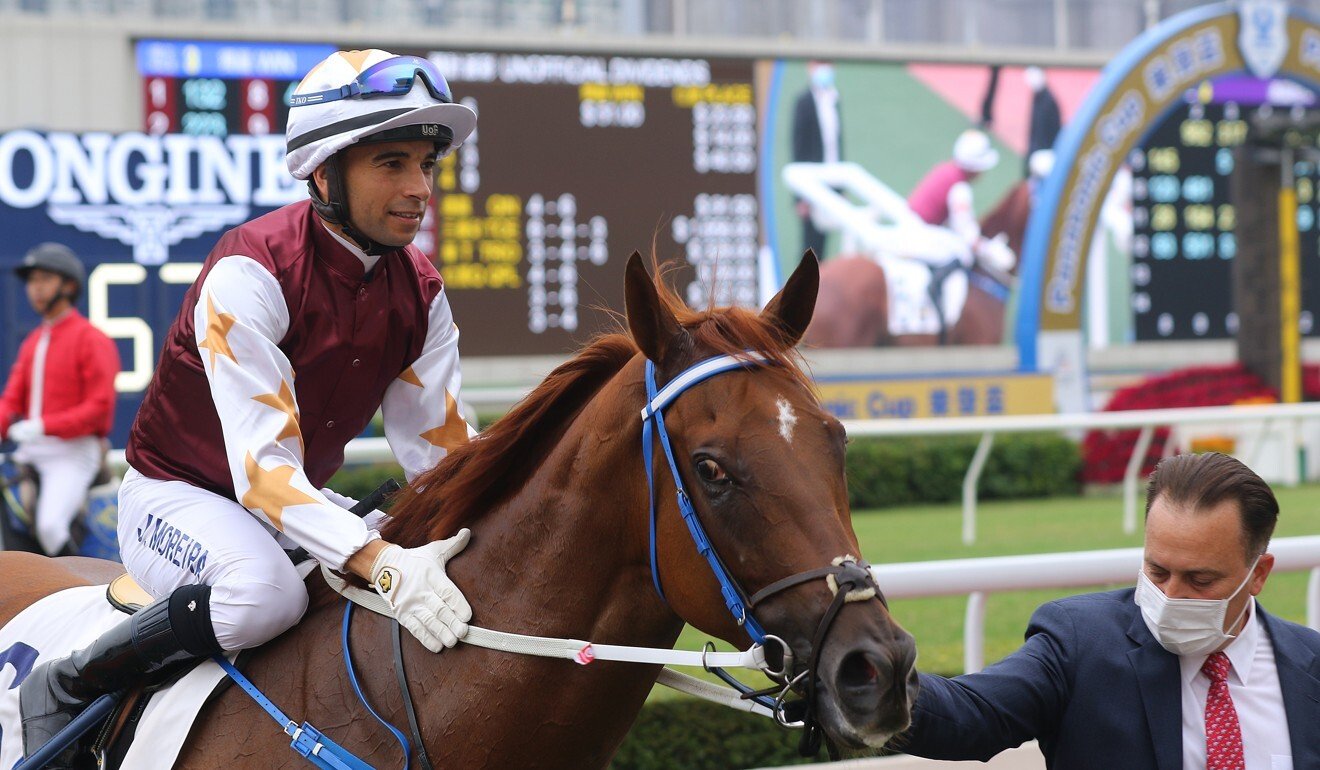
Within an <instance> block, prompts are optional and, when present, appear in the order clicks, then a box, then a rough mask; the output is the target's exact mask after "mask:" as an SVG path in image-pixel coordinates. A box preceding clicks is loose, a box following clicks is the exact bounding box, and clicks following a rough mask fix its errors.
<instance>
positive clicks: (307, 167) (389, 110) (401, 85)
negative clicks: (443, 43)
mask: <svg viewBox="0 0 1320 770" xmlns="http://www.w3.org/2000/svg"><path fill="white" fill-rule="evenodd" d="M419 86H420V87H419ZM291 102H292V103H291V106H290V108H289V123H288V127H287V128H286V130H285V137H286V141H287V149H288V153H287V155H286V157H285V163H287V164H288V167H289V173H291V174H293V176H294V177H295V178H297V179H308V178H310V177H311V176H312V172H314V171H316V168H317V167H318V166H320V165H321V164H322V163H324V162H325V161H326V159H327V158H329V157H331V156H332V155H334V154H335V153H337V152H339V151H340V150H342V149H344V148H345V147H348V146H349V145H352V144H355V143H357V142H360V141H363V140H367V139H376V140H394V139H429V138H434V139H435V140H436V144H437V146H440V145H444V147H443V149H442V150H441V156H442V157H443V156H444V155H447V154H449V153H451V152H453V151H454V149H455V148H456V147H458V146H460V145H461V144H463V142H464V141H465V140H466V139H467V138H468V136H469V135H471V133H472V130H473V129H475V128H476V126H477V115H476V113H475V112H473V111H472V110H471V109H470V108H468V107H467V106H465V105H462V104H454V97H453V94H452V93H451V92H450V90H449V84H448V83H447V82H446V81H445V79H444V76H443V75H441V74H440V71H439V70H437V69H436V67H435V65H434V64H432V63H431V62H430V61H429V60H427V59H423V58H421V57H417V56H395V55H394V54H392V53H390V52H389V51H382V50H380V49H376V48H370V49H367V50H365V51H336V52H335V53H333V54H331V55H330V56H328V57H326V59H325V60H324V61H322V62H321V63H320V64H318V65H316V66H315V67H313V68H312V70H311V72H308V73H307V75H306V77H304V78H303V79H302V82H301V83H299V84H298V87H297V89H295V90H294V92H293V97H292V100H291ZM410 128H411V129H413V130H411V131H406V130H405V131H400V130H399V129H410ZM381 135H383V136H381Z"/></svg>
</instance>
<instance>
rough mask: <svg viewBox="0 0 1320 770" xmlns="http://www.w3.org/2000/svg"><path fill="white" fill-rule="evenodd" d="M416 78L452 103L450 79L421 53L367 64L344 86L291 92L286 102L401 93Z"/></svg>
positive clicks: (321, 101)
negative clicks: (302, 92) (305, 91)
mask: <svg viewBox="0 0 1320 770" xmlns="http://www.w3.org/2000/svg"><path fill="white" fill-rule="evenodd" d="M418 78H420V79H421V81H422V83H424V84H425V85H426V90H428V91H430V92H431V96H433V97H435V98H436V99H437V100H439V101H442V102H446V103H453V101H454V95H453V93H451V92H450V90H449V83H448V82H447V81H446V80H445V76H444V75H441V74H440V70H438V69H436V68H435V65H434V64H432V63H431V62H430V60H428V59H423V58H422V57H420V56H395V57H394V58H392V59H386V60H385V61H383V62H379V63H377V64H373V65H371V66H370V67H368V68H366V69H365V70H363V71H362V73H361V74H360V75H358V76H357V77H356V78H354V79H353V82H352V83H349V84H348V85H346V86H340V87H339V88H332V89H330V90H328V91H314V92H312V93H310V94H294V95H293V96H291V97H290V98H289V106H290V107H302V106H304V105H308V104H324V103H325V102H333V101H338V100H340V99H352V98H359V99H370V98H372V97H376V96H403V95H404V94H407V93H408V92H409V91H411V90H412V87H413V83H415V82H416V81H417V79H418Z"/></svg>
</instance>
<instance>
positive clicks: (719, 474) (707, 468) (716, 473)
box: [697, 457, 729, 484]
mask: <svg viewBox="0 0 1320 770" xmlns="http://www.w3.org/2000/svg"><path fill="white" fill-rule="evenodd" d="M697 475H698V476H700V477H701V480H702V481H704V482H706V483H708V484H724V483H727V482H728V481H729V474H727V473H725V472H724V469H723V468H721V467H720V464H719V463H717V462H715V461H714V460H712V459H710V458H709V457H703V458H701V459H700V460H698V461H697Z"/></svg>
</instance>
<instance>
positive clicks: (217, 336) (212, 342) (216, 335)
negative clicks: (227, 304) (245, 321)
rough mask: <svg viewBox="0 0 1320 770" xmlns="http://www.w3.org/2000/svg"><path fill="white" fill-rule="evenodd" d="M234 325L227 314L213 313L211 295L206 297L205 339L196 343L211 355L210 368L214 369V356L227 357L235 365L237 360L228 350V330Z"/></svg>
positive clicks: (213, 303) (231, 351) (213, 305)
mask: <svg viewBox="0 0 1320 770" xmlns="http://www.w3.org/2000/svg"><path fill="white" fill-rule="evenodd" d="M233 325H234V317H233V316H232V315H230V314H229V313H217V312H215V302H214V301H213V300H212V299H211V295H210V294H209V293H208V294H207V295H206V339H204V340H202V341H201V342H199V343H197V347H198V348H199V349H205V350H208V351H210V353H211V368H212V369H214V368H215V357H216V356H218V355H219V356H228V358H229V360H230V361H233V362H234V363H235V364H237V363H238V359H237V358H235V357H234V351H233V350H231V349H230V348H229V329H230V327H232V326H233Z"/></svg>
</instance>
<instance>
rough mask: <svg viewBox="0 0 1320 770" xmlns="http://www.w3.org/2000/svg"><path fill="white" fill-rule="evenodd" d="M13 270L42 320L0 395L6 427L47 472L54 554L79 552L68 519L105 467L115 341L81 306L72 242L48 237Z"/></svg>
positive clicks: (45, 517) (80, 274) (44, 536)
mask: <svg viewBox="0 0 1320 770" xmlns="http://www.w3.org/2000/svg"><path fill="white" fill-rule="evenodd" d="M14 272H15V273H16V274H17V275H18V277H19V278H21V279H22V280H23V282H24V283H26V284H27V295H28V301H29V302H31V303H32V309H33V310H35V311H37V313H38V314H40V316H41V325H40V326H38V327H37V328H36V329H33V330H32V333H31V334H29V335H28V336H27V338H26V339H25V340H23V345H22V346H21V347H20V348H19V351H18V360H17V361H16V362H15V363H14V368H13V369H12V370H11V371H10V374H9V382H8V383H7V384H6V385H5V391H4V395H3V396H0V434H3V435H6V436H7V437H8V438H10V439H12V440H13V441H15V442H16V443H17V444H18V451H16V452H15V453H14V459H15V460H17V461H18V462H21V463H26V464H28V465H31V466H32V467H33V468H35V469H36V472H37V476H38V477H39V478H40V480H41V492H40V495H39V496H38V497H37V510H36V518H35V525H36V532H35V533H34V534H35V535H36V538H37V541H38V542H39V543H40V544H41V549H42V550H43V551H45V552H46V553H47V554H49V555H51V556H55V555H57V554H67V553H72V550H71V549H70V548H69V525H70V524H72V523H73V519H74V517H76V516H77V515H78V511H79V510H81V509H82V507H83V504H84V503H85V502H86V501H87V490H88V488H89V487H91V485H92V482H93V480H94V479H95V478H96V474H97V473H98V472H99V471H100V470H101V464H102V459H103V458H104V455H105V447H104V446H103V444H102V441H103V440H104V438H105V436H106V435H108V434H109V433H110V427H111V425H112V424H113V423H114V412H115V375H116V374H118V373H119V351H118V350H117V349H116V348H115V343H114V342H112V341H111V340H110V338H109V337H107V336H105V334H103V333H102V332H101V331H100V330H99V329H97V328H96V327H95V326H92V324H91V323H90V322H89V321H88V320H87V319H86V318H84V317H83V316H82V315H81V314H80V313H79V312H78V310H77V309H76V308H75V307H74V303H75V302H76V301H77V299H78V293H79V292H80V291H81V290H82V285H83V283H84V282H85V280H86V271H85V270H84V268H83V264H82V262H81V261H80V260H79V259H78V256H77V255H76V254H74V253H73V251H71V250H70V249H69V248H68V247H67V246H63V245H60V244H58V243H43V244H40V245H38V246H37V247H35V248H33V249H32V250H31V251H29V252H28V253H27V255H26V256H24V257H23V262H22V264H20V265H19V266H18V267H17V268H15V269H14Z"/></svg>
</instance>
